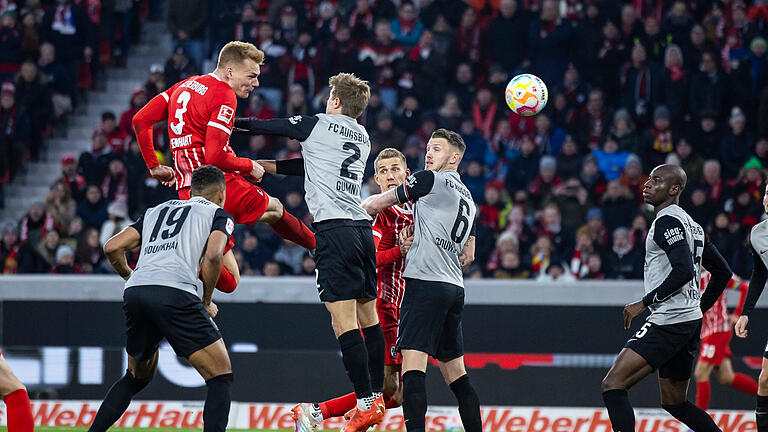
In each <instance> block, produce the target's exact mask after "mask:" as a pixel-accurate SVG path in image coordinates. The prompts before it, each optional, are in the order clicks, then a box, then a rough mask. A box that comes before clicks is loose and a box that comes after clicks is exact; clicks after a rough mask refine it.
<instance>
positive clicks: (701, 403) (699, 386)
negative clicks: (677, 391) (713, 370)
mask: <svg viewBox="0 0 768 432" xmlns="http://www.w3.org/2000/svg"><path fill="white" fill-rule="evenodd" d="M711 389H712V387H711V386H710V385H709V381H702V382H697V383H696V406H697V407H699V408H701V409H703V410H704V411H706V410H707V408H709V394H710V392H711Z"/></svg>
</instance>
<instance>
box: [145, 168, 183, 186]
mask: <svg viewBox="0 0 768 432" xmlns="http://www.w3.org/2000/svg"><path fill="white" fill-rule="evenodd" d="M149 174H150V175H151V176H152V177H153V178H155V179H156V180H157V181H159V182H160V183H162V184H164V185H165V186H169V187H170V186H173V185H174V184H176V175H175V174H174V172H173V168H171V167H169V166H167V165H158V166H156V167H154V168H150V169H149Z"/></svg>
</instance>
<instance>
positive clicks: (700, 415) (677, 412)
mask: <svg viewBox="0 0 768 432" xmlns="http://www.w3.org/2000/svg"><path fill="white" fill-rule="evenodd" d="M688 381H689V380H687V379H685V380H673V379H669V378H662V377H659V391H660V392H661V407H662V408H664V409H665V410H666V411H667V412H668V413H670V414H671V415H672V417H674V418H676V419H678V420H680V422H682V423H683V424H685V425H686V426H688V427H689V428H690V429H691V430H694V431H696V432H699V431H702V432H718V431H720V428H718V427H717V425H716V424H715V422H714V421H713V420H712V417H710V416H709V414H707V413H706V411H704V410H702V409H701V408H699V407H697V406H696V405H694V404H692V403H691V402H689V401H688V400H687V399H686V398H685V395H686V392H687V391H688Z"/></svg>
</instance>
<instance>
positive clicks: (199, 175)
mask: <svg viewBox="0 0 768 432" xmlns="http://www.w3.org/2000/svg"><path fill="white" fill-rule="evenodd" d="M211 186H220V187H222V188H223V187H226V181H225V179H224V172H223V171H222V170H220V169H218V168H216V167H215V166H213V165H205V166H202V167H200V168H198V169H196V170H195V171H193V172H192V183H191V184H190V187H189V191H190V192H191V193H192V195H201V194H202V193H203V192H205V191H206V190H207V189H208V188H210V187H211Z"/></svg>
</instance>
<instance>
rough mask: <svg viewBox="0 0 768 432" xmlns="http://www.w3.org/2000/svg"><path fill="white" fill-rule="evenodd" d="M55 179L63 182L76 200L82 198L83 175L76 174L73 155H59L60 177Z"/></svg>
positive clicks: (83, 187) (75, 162)
mask: <svg viewBox="0 0 768 432" xmlns="http://www.w3.org/2000/svg"><path fill="white" fill-rule="evenodd" d="M57 181H61V182H64V183H65V184H66V185H67V186H68V187H69V193H70V195H72V197H73V198H74V199H75V200H76V201H79V200H80V199H81V198H82V196H83V193H84V192H85V177H83V176H82V175H80V174H78V172H77V161H76V160H75V157H74V156H73V155H71V154H65V155H64V156H62V157H61V178H59V180H57Z"/></svg>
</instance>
